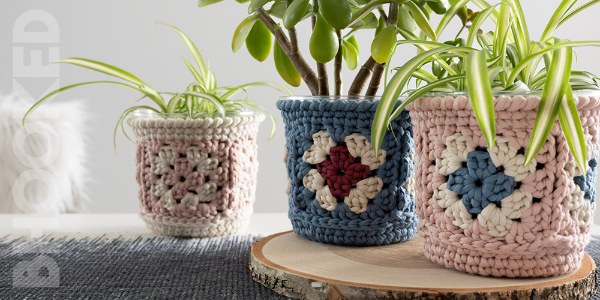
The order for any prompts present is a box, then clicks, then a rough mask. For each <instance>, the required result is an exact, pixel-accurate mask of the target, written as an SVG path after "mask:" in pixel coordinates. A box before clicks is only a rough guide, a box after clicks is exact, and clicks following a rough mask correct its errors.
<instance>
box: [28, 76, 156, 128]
mask: <svg viewBox="0 0 600 300" xmlns="http://www.w3.org/2000/svg"><path fill="white" fill-rule="evenodd" d="M100 83H106V84H115V85H120V86H125V87H128V88H130V89H133V90H136V91H138V92H140V93H142V94H144V95H147V96H148V97H150V94H149V93H148V91H146V90H143V89H141V88H138V87H135V86H132V85H129V84H126V83H123V82H118V81H88V82H80V83H75V84H71V85H67V86H63V87H61V88H58V89H56V90H54V91H52V92H50V93H48V94H46V95H45V96H44V97H42V98H41V99H39V100H37V101H36V102H35V103H34V104H33V105H32V106H31V107H30V108H29V109H28V110H27V112H25V115H24V116H23V120H22V123H23V126H25V122H26V120H27V118H28V117H29V115H31V113H33V112H34V111H35V110H36V109H37V108H38V107H40V106H41V105H42V104H44V103H46V102H47V101H48V100H50V99H51V98H52V97H54V96H56V95H58V94H60V93H62V92H65V91H68V90H70V89H73V88H76V87H80V86H85V85H91V84H100ZM150 98H151V97H150ZM151 99H152V98H151ZM161 99H162V98H161ZM156 104H157V105H159V107H161V108H164V104H163V103H156Z"/></svg>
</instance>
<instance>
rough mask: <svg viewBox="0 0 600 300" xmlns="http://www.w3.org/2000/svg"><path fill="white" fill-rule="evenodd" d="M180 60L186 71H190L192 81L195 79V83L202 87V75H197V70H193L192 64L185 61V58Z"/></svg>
mask: <svg viewBox="0 0 600 300" xmlns="http://www.w3.org/2000/svg"><path fill="white" fill-rule="evenodd" d="M182 59H183V62H184V63H185V66H186V67H187V68H188V70H190V73H192V76H194V79H196V82H198V83H199V84H201V85H204V78H202V75H200V73H198V70H196V68H194V66H192V64H191V63H190V62H189V61H188V60H187V59H185V57H183V58H182Z"/></svg>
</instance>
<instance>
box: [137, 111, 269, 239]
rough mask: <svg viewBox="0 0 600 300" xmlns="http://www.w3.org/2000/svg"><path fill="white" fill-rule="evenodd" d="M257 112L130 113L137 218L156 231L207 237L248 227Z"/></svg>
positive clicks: (166, 233) (226, 233)
mask: <svg viewBox="0 0 600 300" xmlns="http://www.w3.org/2000/svg"><path fill="white" fill-rule="evenodd" d="M263 119H264V116H263V115H256V114H247V115H244V114H241V115H236V116H228V117H224V118H205V119H180V118H166V119H165V118H162V117H156V116H154V117H147V116H146V117H145V116H136V117H133V118H131V119H130V120H129V124H130V125H131V126H132V127H133V129H134V131H135V134H136V136H137V172H136V179H137V182H138V185H139V199H140V206H141V217H142V219H143V220H144V222H145V223H146V224H147V226H148V227H149V228H150V229H151V230H152V231H153V232H155V233H157V234H161V235H168V236H180V237H213V236H222V235H228V234H235V233H238V232H241V231H243V230H245V229H246V227H247V225H248V221H249V218H250V215H251V213H252V208H253V207H252V205H253V203H254V195H255V190H256V173H257V170H258V160H257V157H256V155H257V153H256V151H257V146H256V134H257V131H258V125H259V123H260V122H261V121H262V120H263Z"/></svg>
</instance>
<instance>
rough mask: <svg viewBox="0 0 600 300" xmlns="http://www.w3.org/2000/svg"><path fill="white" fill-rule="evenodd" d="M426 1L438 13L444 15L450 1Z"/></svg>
mask: <svg viewBox="0 0 600 300" xmlns="http://www.w3.org/2000/svg"><path fill="white" fill-rule="evenodd" d="M425 3H426V4H427V6H429V8H431V10H432V11H433V12H435V13H436V14H438V15H443V14H445V13H446V11H447V10H448V2H447V1H445V0H443V1H442V0H426V1H425Z"/></svg>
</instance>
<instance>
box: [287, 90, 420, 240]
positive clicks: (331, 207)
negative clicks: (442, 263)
mask: <svg viewBox="0 0 600 300" xmlns="http://www.w3.org/2000/svg"><path fill="white" fill-rule="evenodd" d="M277 107H278V108H279V109H280V110H281V113H282V116H283V120H284V122H285V136H286V140H287V154H288V155H287V158H286V163H287V170H288V175H289V179H290V186H289V192H288V195H289V205H290V210H289V218H290V220H291V222H292V226H293V228H294V231H295V232H296V233H297V234H299V235H301V236H303V237H305V238H307V239H309V240H313V241H317V242H322V243H329V244H336V245H349V246H372V245H385V244H391V243H397V242H402V241H406V240H409V239H412V238H413V237H414V236H415V234H416V227H417V216H416V213H415V198H414V183H413V179H412V175H413V172H414V169H413V137H412V125H411V123H410V118H409V115H408V113H406V112H403V113H402V115H401V116H400V117H399V118H397V119H396V120H395V121H394V122H393V123H392V124H391V128H392V129H393V134H390V133H388V134H387V135H386V137H385V139H384V141H383V145H382V150H381V151H380V152H379V153H377V155H376V154H375V153H374V151H373V147H372V145H371V143H370V139H371V123H372V121H373V117H374V115H375V109H376V107H377V101H371V100H352V99H344V100H342V99H332V98H326V97H304V98H302V97H291V98H285V99H282V100H280V101H278V102H277Z"/></svg>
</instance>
